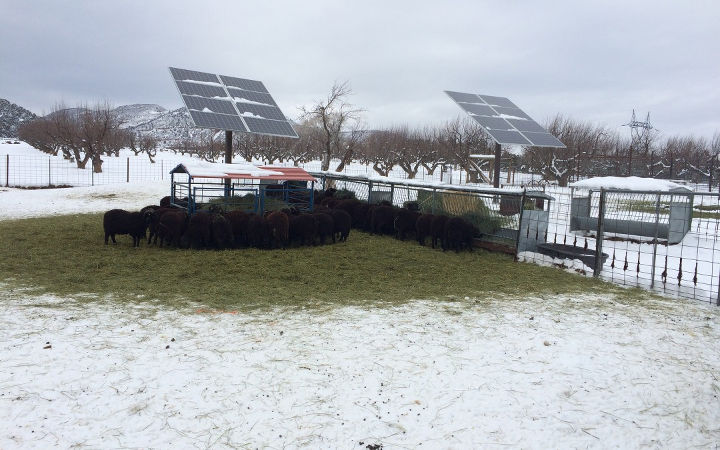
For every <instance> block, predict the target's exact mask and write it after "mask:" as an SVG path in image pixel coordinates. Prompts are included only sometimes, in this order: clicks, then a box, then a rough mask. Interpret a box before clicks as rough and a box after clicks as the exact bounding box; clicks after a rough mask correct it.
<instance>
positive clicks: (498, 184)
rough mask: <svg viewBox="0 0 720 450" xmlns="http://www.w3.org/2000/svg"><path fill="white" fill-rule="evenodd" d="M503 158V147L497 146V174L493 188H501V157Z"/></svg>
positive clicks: (494, 177)
mask: <svg viewBox="0 0 720 450" xmlns="http://www.w3.org/2000/svg"><path fill="white" fill-rule="evenodd" d="M501 156H502V146H501V145H500V144H497V143H496V144H495V174H494V176H493V187H496V188H499V187H500V157H501Z"/></svg>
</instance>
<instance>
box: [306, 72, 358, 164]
mask: <svg viewBox="0 0 720 450" xmlns="http://www.w3.org/2000/svg"><path fill="white" fill-rule="evenodd" d="M350 95H352V89H350V85H349V83H348V82H347V81H345V82H343V83H338V82H335V83H334V84H333V86H332V88H331V89H330V94H328V96H327V97H326V98H325V99H322V100H318V101H317V102H315V104H314V105H312V106H310V107H302V108H301V109H300V111H301V113H302V119H304V120H305V121H307V122H308V123H310V124H313V125H314V126H316V127H317V128H318V129H319V130H320V133H317V134H316V135H314V136H315V137H316V138H317V139H318V144H319V145H320V148H321V157H322V164H321V170H330V160H331V159H332V158H333V156H335V155H338V154H339V153H340V150H341V149H342V140H343V136H342V134H343V131H345V130H346V129H348V128H352V125H353V124H354V123H356V122H357V121H359V120H360V114H361V113H362V111H363V110H362V109H358V108H354V107H353V105H351V104H350V103H348V102H347V98H348V97H349V96H350Z"/></svg>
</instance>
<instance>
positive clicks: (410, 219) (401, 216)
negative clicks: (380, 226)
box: [394, 208, 420, 241]
mask: <svg viewBox="0 0 720 450" xmlns="http://www.w3.org/2000/svg"><path fill="white" fill-rule="evenodd" d="M418 217H420V213H419V212H418V211H412V210H409V209H405V208H401V209H398V210H397V214H396V215H395V222H394V227H395V237H396V238H398V239H400V240H401V241H402V240H404V239H405V237H406V236H407V235H408V233H414V232H415V223H416V222H417V219H418Z"/></svg>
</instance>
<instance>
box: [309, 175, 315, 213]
mask: <svg viewBox="0 0 720 450" xmlns="http://www.w3.org/2000/svg"><path fill="white" fill-rule="evenodd" d="M314 208H315V182H314V181H312V182H311V184H310V212H312V211H313V209H314Z"/></svg>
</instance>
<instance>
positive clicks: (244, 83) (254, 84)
mask: <svg viewBox="0 0 720 450" xmlns="http://www.w3.org/2000/svg"><path fill="white" fill-rule="evenodd" d="M220 80H221V81H222V83H223V84H224V85H225V86H227V87H229V88H230V87H234V88H239V89H242V90H243V91H253V92H264V93H265V94H270V92H269V91H268V90H267V88H266V87H265V85H264V84H263V82H262V81H257V80H248V79H247V78H237V77H230V76H227V75H220Z"/></svg>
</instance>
